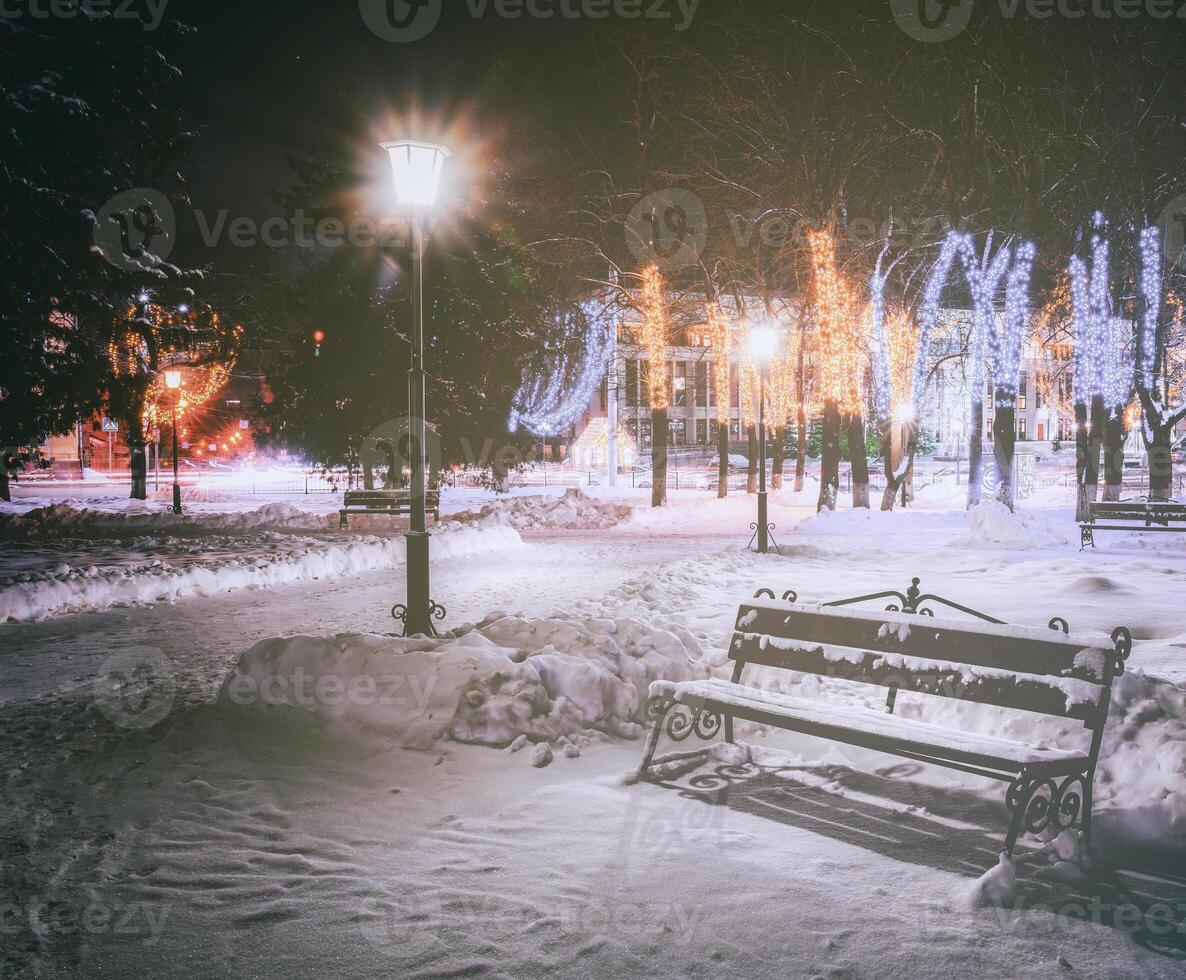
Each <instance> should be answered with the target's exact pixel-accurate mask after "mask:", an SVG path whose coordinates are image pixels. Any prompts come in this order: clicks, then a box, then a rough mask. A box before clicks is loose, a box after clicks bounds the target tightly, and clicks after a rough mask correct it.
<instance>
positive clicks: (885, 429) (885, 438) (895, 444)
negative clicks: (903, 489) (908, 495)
mask: <svg viewBox="0 0 1186 980" xmlns="http://www.w3.org/2000/svg"><path fill="white" fill-rule="evenodd" d="M901 430H902V427H901V426H900V425H898V424H897V423H896V422H883V423H882V424H881V458H882V460H883V461H884V462H885V492H884V493H883V494H882V495H881V509H882V510H893V509H894V504H896V503H897V502H898V487H899V486H900V485H901V484H900V482H899V480H898V472H899V469H900V463H901V459H900V456H901V453H902V451H903V449H904V447H902V446H901V445H899V442H900V436H899V433H901Z"/></svg>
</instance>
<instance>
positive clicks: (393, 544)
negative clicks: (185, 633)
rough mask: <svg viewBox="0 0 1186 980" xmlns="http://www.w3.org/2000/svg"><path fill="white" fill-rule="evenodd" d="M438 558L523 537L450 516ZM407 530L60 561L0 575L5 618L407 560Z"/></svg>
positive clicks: (0, 614)
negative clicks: (233, 552)
mask: <svg viewBox="0 0 1186 980" xmlns="http://www.w3.org/2000/svg"><path fill="white" fill-rule="evenodd" d="M432 541H433V544H432V553H433V557H434V558H459V557H462V556H465V555H473V554H479V553H481V552H487V551H505V550H509V549H512V548H517V547H520V546H521V545H522V543H523V541H522V539H521V538H520V537H519V535H518V533H517V532H515V531H514V530H513V529H512V528H508V527H482V528H475V527H466V526H464V525H460V524H456V523H449V524H442V525H440V526H439V527H438V528H434V530H433V538H432ZM404 560H405V547H404V540H403V538H402V537H395V538H377V537H369V536H368V537H362V536H360V537H358V538H353V539H350V540H348V541H344V542H342V543H340V544H339V543H329V542H323V541H317V540H313V541H310V540H309V539H304V538H300V539H298V538H293V539H292V540H291V541H290V550H288V551H285V552H280V553H277V554H265V555H260V554H255V555H252V556H249V557H240V556H232V557H220V558H216V559H212V560H209V561H205V562H202V563H200V564H199V563H192V564H187V565H178V564H176V563H171V562H167V561H161V560H159V559H154V560H151V561H140V562H136V563H130V564H116V565H97V564H89V565H85V566H80V565H71V564H69V563H65V562H63V563H61V564H59V565H57V566H56V567H54V568H51V569H48V570H44V571H37V572H22V573H19V574H17V575H14V576H10V577H8V578H5V579H0V621H19V620H29V619H44V618H47V617H49V616H58V615H62V614H64V613H71V612H83V611H89V610H96V609H106V608H109V607H111V606H127V605H143V604H148V603H153V602H174V601H176V600H178V599H183V598H188V597H190V596H205V595H214V594H217V593H220V592H231V591H234V590H236V589H249V588H269V587H272V586H276V585H283V584H286V583H288V582H296V581H307V580H311V579H335V578H341V577H343V576H347V575H357V574H359V573H360V572H366V571H371V570H373V569H378V568H392V567H394V566H397V565H402V564H403V563H404Z"/></svg>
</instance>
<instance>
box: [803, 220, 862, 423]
mask: <svg viewBox="0 0 1186 980" xmlns="http://www.w3.org/2000/svg"><path fill="white" fill-rule="evenodd" d="M807 243H808V247H809V249H810V252H811V266H812V271H813V274H814V283H815V304H816V309H817V311H818V316H819V347H820V350H819V354H820V357H819V397H820V398H821V399H822V400H823V401H824V402H831V403H834V404H835V405H836V406H837V407H838V408H839V409H840V411H841V412H843V413H846V414H851V413H854V412H858V411H860V410H861V408H862V407H863V397H862V389H863V387H864V385H863V381H864V370H863V364H862V350H863V345H862V344H861V342H860V339H861V338H860V335H859V325H860V317H859V316H858V314H857V309H856V303H855V300H854V295H853V290H852V288H851V287H850V286H849V284H848V283H847V282H846V281H845V279H844V278H843V277H842V276H841V275H840V273H839V272H838V271H837V268H836V241H835V239H834V238H833V236H832V234H831V233H830V232H828V231H826V230H822V229H812V230H810V231H808V232H807Z"/></svg>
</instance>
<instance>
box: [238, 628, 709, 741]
mask: <svg viewBox="0 0 1186 980" xmlns="http://www.w3.org/2000/svg"><path fill="white" fill-rule="evenodd" d="M701 659H702V658H701V651H700V647H699V644H698V643H697V642H696V640H695V639H694V638H692V637H691V636H690V635H688V634H686V633H683V632H682V631H673V630H669V629H664V628H662V627H659V626H656V625H653V624H650V623H646V622H643V621H641V620H637V619H561V618H555V619H534V620H532V619H523V618H520V617H515V616H506V617H501V618H496V619H493V620H492V621H489V622H486V623H484V624H481V625H480V626H479V627H477V628H476V629H473V630H472V631H470V632H466V633H463V634H461V635H457V634H454V635H450V636H446V637H441V638H437V639H425V638H416V639H403V638H396V637H387V636H375V635H366V634H345V635H340V636H336V637H309V636H300V637H292V638H281V639H272V640H265V641H263V642H261V643H258V644H257V645H256V646H254V647H253V648H252V649H250V650H248V651H247V652H246V653H245V654H243V656H242V658H241V659H240V661H239V663H238V665H237V666H236V667H235V669H234V670H233V671H231V673H230V674H229V675H228V676H227V678H226V679H225V681H224V682H223V685H222V689H221V691H220V693H219V701H220V703H222V704H227V705H236V706H252V707H259V706H274V705H285V706H288V707H293V708H300V709H303V710H306V711H309V712H311V713H312V714H314V715H316V716H318V717H321V718H324V719H327V720H331V721H334V722H340V723H344V724H346V725H349V726H352V727H354V728H356V729H361V730H364V731H367V732H371V733H376V734H379V735H382V736H384V737H387V738H391V739H394V740H396V741H398V742H399V743H400V744H401V745H404V746H408V747H415V748H426V747H428V746H431V745H432V744H433V743H435V742H437V741H439V740H440V739H444V738H449V739H453V740H455V741H459V742H471V743H478V744H482V745H494V746H505V745H511V744H512V743H516V746H515V747H516V748H517V747H519V745H521V744H522V742H523V740H524V739H525V738H526V739H530V740H533V741H541V742H550V741H553V740H557V739H565V740H567V739H568V738H575V737H578V736H582V735H595V734H596V733H604V734H608V735H611V736H615V737H619V738H635V737H638V736H639V735H640V734H641V733H642V730H643V728H642V725H641V724H640V721H641V720H642V710H641V709H642V706H643V705H644V704H645V700H646V696H647V689H648V687H649V686H650V683H651V681H653V680H658V679H660V678H667V679H672V680H689V679H693V678H697V677H704V676H706V674H707V670H706V668H705V667H704V666H703V665H702V663H701ZM517 740H518V741H517Z"/></svg>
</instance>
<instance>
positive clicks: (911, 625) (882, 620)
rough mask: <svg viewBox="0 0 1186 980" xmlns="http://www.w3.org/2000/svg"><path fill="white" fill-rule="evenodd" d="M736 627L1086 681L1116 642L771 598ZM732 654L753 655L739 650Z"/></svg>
mask: <svg viewBox="0 0 1186 980" xmlns="http://www.w3.org/2000/svg"><path fill="white" fill-rule="evenodd" d="M736 629H737V632H738V634H749V633H754V634H765V635H766V636H770V637H784V638H793V639H795V640H797V641H810V642H814V643H823V644H832V645H836V646H843V647H856V648H859V649H861V650H864V651H875V652H880V653H897V654H904V655H907V656H913V657H919V658H922V659H927V660H939V661H943V662H945V663H948V664H950V663H954V662H959V663H961V664H969V665H973V666H977V667H988V668H994V669H997V670H1002V671H1009V672H1013V673H1024V674H1044V675H1049V676H1054V677H1065V676H1068V675H1071V676H1077V677H1081V678H1084V679H1094V678H1100V679H1102V677H1103V674H1104V663H1105V658H1106V657H1107V656H1109V655H1110V647H1111V644H1110V643H1109V641H1108V639H1107V637H1105V636H1103V635H1102V634H1100V635H1099V636H1098V637H1096V636H1095V635H1093V634H1086V635H1083V636H1078V637H1075V636H1065V635H1064V634H1062V633H1059V632H1056V631H1055V630H1050V629H1036V628H1030V627H1021V626H1005V625H997V624H993V623H980V622H973V621H969V620H951V619H938V618H932V617H930V616H922V615H914V614H910V613H901V612H892V611H879V610H868V609H853V608H849V607H827V606H813V605H804V604H796V603H790V602H780V601H778V600H766V599H754V600H751V601H749V602H746V603H744V604H743V605H742V606H741V608H740V609H739V610H738V613H737V623H736ZM747 652H748V651H747ZM729 656H730V658H731V659H733V660H748V659H749V658H748V657H747V656H744V655H741V654H740V653H739V652H738V651H737V650H735V649H734V648H733V647H731V648H730V651H729Z"/></svg>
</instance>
